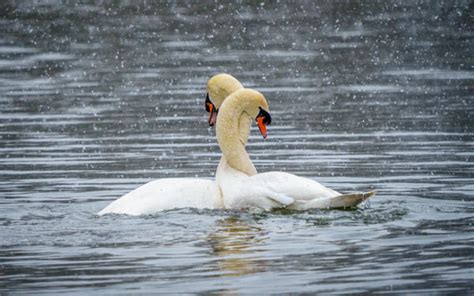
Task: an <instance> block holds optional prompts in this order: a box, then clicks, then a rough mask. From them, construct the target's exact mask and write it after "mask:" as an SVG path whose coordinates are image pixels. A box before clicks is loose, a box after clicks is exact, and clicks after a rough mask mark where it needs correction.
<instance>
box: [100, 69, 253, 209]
mask: <svg viewBox="0 0 474 296" xmlns="http://www.w3.org/2000/svg"><path fill="white" fill-rule="evenodd" d="M240 88H243V86H242V84H241V83H240V82H239V81H238V80H237V79H235V78H234V77H232V76H231V75H228V74H218V75H215V76H213V77H212V78H211V79H209V81H208V94H209V95H210V96H211V98H212V99H213V101H214V104H215V105H216V106H220V104H221V103H222V102H223V101H224V99H225V97H226V96H228V95H229V94H230V93H232V92H234V91H235V90H238V89H240ZM206 103H207V102H206ZM216 117H217V108H216V109H215V110H214V112H211V116H210V117H209V123H211V120H215V118H216ZM250 124H251V122H247V123H242V127H243V128H242V129H241V130H242V135H239V139H241V141H242V142H243V143H246V142H247V138H248V134H249V131H250ZM223 206H224V205H223V202H222V195H221V191H220V190H219V187H218V186H217V184H216V182H215V181H213V180H208V179H198V178H164V179H158V180H155V181H151V182H149V183H146V184H144V185H142V186H140V187H138V188H136V189H135V190H133V191H131V192H129V193H127V194H125V195H124V196H122V197H120V198H119V199H117V200H115V201H113V202H112V203H111V204H109V205H108V206H107V207H105V208H104V209H103V210H101V211H100V212H99V213H98V215H105V214H110V213H115V214H127V215H145V214H153V213H156V212H160V211H164V210H170V209H176V208H188V207H192V208H198V209H217V208H222V207H223Z"/></svg>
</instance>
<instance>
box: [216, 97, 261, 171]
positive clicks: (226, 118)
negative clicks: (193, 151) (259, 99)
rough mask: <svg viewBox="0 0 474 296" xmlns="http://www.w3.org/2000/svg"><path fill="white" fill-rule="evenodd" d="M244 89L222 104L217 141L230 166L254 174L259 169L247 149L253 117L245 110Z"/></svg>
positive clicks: (218, 118)
mask: <svg viewBox="0 0 474 296" xmlns="http://www.w3.org/2000/svg"><path fill="white" fill-rule="evenodd" d="M242 91H245V89H243V90H239V91H237V92H234V93H232V94H231V95H230V96H229V97H227V98H226V100H225V102H224V104H223V105H222V107H221V109H220V111H219V115H218V117H217V122H218V123H217V125H216V126H217V127H216V132H217V141H218V142H219V147H220V148H221V151H222V154H223V155H224V157H225V159H226V160H227V163H228V164H229V166H230V167H232V168H233V169H235V170H238V171H240V172H242V173H244V174H247V175H249V176H252V175H255V174H257V170H256V169H255V166H254V165H253V163H252V161H251V160H250V157H249V155H248V153H247V151H246V150H245V144H246V142H247V138H248V135H249V133H250V126H251V123H252V119H251V117H250V116H249V114H247V113H246V112H245V108H246V106H247V105H248V102H247V101H246V96H245V93H242Z"/></svg>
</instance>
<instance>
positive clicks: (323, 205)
mask: <svg viewBox="0 0 474 296" xmlns="http://www.w3.org/2000/svg"><path fill="white" fill-rule="evenodd" d="M374 195H375V191H369V192H352V193H347V194H339V195H336V196H333V197H329V198H315V199H312V200H309V201H306V200H305V201H303V200H296V201H295V202H294V203H293V204H291V205H290V206H289V207H288V208H289V209H294V210H308V209H344V208H353V207H355V206H357V205H358V204H360V203H361V202H363V201H365V200H367V199H369V198H370V197H372V196H374Z"/></svg>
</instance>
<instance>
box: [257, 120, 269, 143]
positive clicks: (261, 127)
mask: <svg viewBox="0 0 474 296" xmlns="http://www.w3.org/2000/svg"><path fill="white" fill-rule="evenodd" d="M264 120H265V117H263V116H259V117H257V125H258V129H259V130H260V133H261V134H262V137H263V138H264V139H266V138H267V126H266V125H265V123H263V121H264Z"/></svg>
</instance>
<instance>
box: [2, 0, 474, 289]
mask: <svg viewBox="0 0 474 296" xmlns="http://www.w3.org/2000/svg"><path fill="white" fill-rule="evenodd" d="M5 2H6V3H5ZM73 2H75V1H73ZM150 2H152V1H150ZM252 2H253V1H252ZM285 2H286V1H285ZM405 2H407V3H405ZM445 2H446V4H438V3H437V2H426V3H425V2H423V1H384V2H374V1H368V2H365V3H360V2H359V1H329V3H317V2H315V1H307V2H301V3H297V4H284V3H280V4H269V3H262V4H260V3H256V4H255V3H253V4H251V5H246V4H245V2H243V3H240V4H233V5H231V6H229V5H223V4H219V3H218V4H214V3H213V2H212V3H207V4H206V3H205V2H203V1H200V2H199V4H192V5H187V4H186V3H185V2H183V3H180V4H173V3H170V4H164V3H162V4H152V5H150V4H149V3H147V4H142V5H138V4H136V3H135V2H134V1H113V2H112V1H111V2H110V3H108V2H106V3H102V2H101V3H102V4H100V5H95V4H91V5H74V4H61V3H55V2H54V1H45V2H44V3H43V1H34V2H30V1H25V2H22V1H20V2H18V1H3V2H2V4H0V28H1V31H0V110H1V111H0V112H1V113H0V150H1V154H0V173H1V175H0V294H3V293H12V294H16V293H32V294H37V293H48V294H49V293H68V294H86V293H87V294H91V293H92V294H112V295H115V294H118V293H132V294H134V293H147V292H150V293H151V292H155V293H173V292H174V293H177V292H203V293H209V292H232V293H233V292H236V293H247V292H248V293H250V292H258V293H261V292H265V293H282V292H286V293H289V292H335V293H343V292H352V293H363V292H382V293H384V294H385V293H391V292H395V293H397V294H398V293H399V294H403V293H420V292H424V293H440V294H446V293H453V294H454V293H456V294H458V293H462V294H472V293H473V289H474V231H473V230H474V227H473V223H474V179H473V177H474V165H473V156H474V121H473V119H474V118H473V115H474V92H473V90H474V66H473V65H474V63H473V48H474V32H473V26H474V24H473V19H472V11H473V8H474V7H473V6H474V5H473V2H472V1H445ZM448 2H449V3H448ZM32 3H34V4H32ZM132 3H133V5H132ZM203 3H204V4H203ZM219 72H228V73H231V74H233V75H234V76H236V77H237V78H238V79H239V80H241V81H242V83H243V84H244V85H245V86H247V87H252V88H256V89H258V90H260V91H262V92H263V93H264V95H265V96H266V97H267V99H268V101H269V103H270V109H271V111H272V117H273V122H272V125H271V126H270V127H269V138H268V139H267V140H265V141H263V140H262V139H261V137H260V136H258V133H257V131H256V130H254V131H253V133H252V137H251V139H250V145H249V150H250V153H251V157H252V159H253V160H254V162H255V164H256V166H257V168H258V169H259V171H261V172H263V171H268V170H281V171H287V172H292V173H296V174H299V175H302V176H306V177H309V178H314V179H316V180H318V181H320V182H322V183H323V184H325V185H327V186H329V187H331V188H334V189H336V190H339V191H343V192H346V191H353V190H368V189H371V188H374V189H376V190H377V191H378V195H377V197H376V198H374V199H373V200H372V201H370V202H369V203H368V204H365V205H363V206H361V207H360V208H359V209H356V210H351V211H336V210H333V211H319V210H315V211H309V212H299V213H298V212H297V213H291V212H285V211H275V212H271V213H255V212H250V213H248V212H239V211H223V210H217V211H197V210H193V209H181V210H174V211H169V212H164V213H160V214H157V215H152V216H146V217H127V216H116V215H109V216H105V217H102V218H98V217H97V216H96V215H95V213H96V212H97V211H99V210H100V209H102V208H103V207H104V206H105V205H107V204H108V203H110V202H111V201H112V200H114V199H116V198H117V197H119V196H121V195H122V194H124V193H126V192H128V191H130V190H132V189H134V188H135V187H137V186H139V185H140V184H143V183H145V182H147V181H149V180H152V179H156V178H163V177H194V176H196V177H207V178H212V177H213V175H214V171H215V169H216V166H217V163H218V160H219V157H220V152H219V149H218V147H217V144H216V140H215V137H214V131H213V130H212V129H209V128H208V127H207V124H206V114H205V113H204V97H205V92H206V81H207V79H208V78H209V77H210V76H212V75H214V74H216V73H219Z"/></svg>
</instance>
